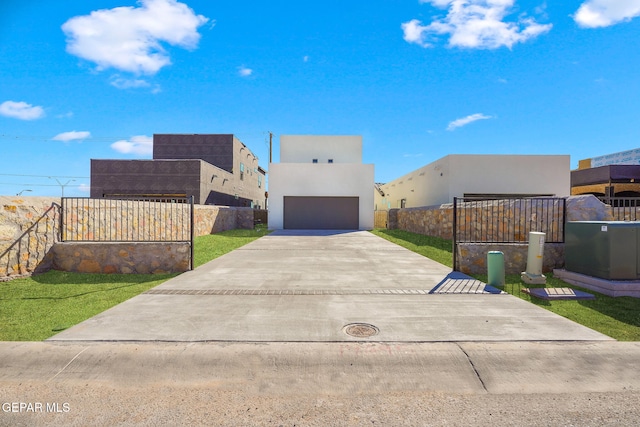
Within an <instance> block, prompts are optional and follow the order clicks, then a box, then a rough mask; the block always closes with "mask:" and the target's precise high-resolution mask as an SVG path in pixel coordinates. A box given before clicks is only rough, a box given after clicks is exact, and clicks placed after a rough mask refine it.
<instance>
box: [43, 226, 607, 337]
mask: <svg viewBox="0 0 640 427" xmlns="http://www.w3.org/2000/svg"><path fill="white" fill-rule="evenodd" d="M450 273H451V269H450V268H449V267H446V266H444V265H442V264H439V263H437V262H435V261H432V260H430V259H427V258H424V257H422V256H420V255H417V254H415V253H413V252H411V251H409V250H406V249H404V248H402V247H400V246H398V245H395V244H393V243H390V242H388V241H386V240H384V239H382V238H379V237H377V236H375V235H373V234H371V233H368V232H364V231H354V232H340V231H293V230H283V231H276V232H274V233H272V234H270V235H268V236H265V237H262V238H260V239H258V240H256V241H254V242H252V243H250V244H248V245H246V246H244V247H242V248H240V249H237V250H235V251H233V252H231V253H229V254H227V255H224V256H222V257H220V258H218V259H215V260H213V261H211V262H209V263H208V264H206V265H203V266H201V267H199V268H197V269H195V270H194V271H191V272H188V273H185V274H182V275H180V276H178V277H176V278H174V279H171V280H169V281H167V282H165V283H163V284H162V285H160V286H158V287H156V288H154V289H152V290H150V291H148V292H146V293H144V294H141V295H139V296H137V297H135V298H132V299H130V300H128V301H126V302H124V303H122V304H120V305H118V306H116V307H114V308H112V309H110V310H108V311H106V312H104V313H102V314H99V315H97V316H95V317H93V318H91V319H89V320H87V321H85V322H83V323H81V324H79V325H76V326H74V327H72V328H70V329H68V330H66V331H64V332H62V333H60V334H58V335H56V336H54V337H52V338H50V341H176V342H181V341H182V342H201V341H244V342H336V341H374V342H459V341H485V342H487V341H594V340H595V341H599V340H611V338H609V337H607V336H605V335H602V334H600V333H598V332H595V331H593V330H591V329H588V328H586V327H583V326H581V325H578V324H577V323H574V322H571V321H569V320H567V319H564V318H562V317H560V316H557V315H555V314H553V313H551V312H549V311H546V310H544V309H542V308H539V307H536V306H534V305H532V304H529V303H527V302H525V301H523V300H520V299H519V298H516V297H513V296H511V295H507V294H504V293H499V291H497V290H496V289H493V288H490V287H486V286H485V285H484V284H483V283H481V282H478V281H475V280H473V279H470V278H467V277H465V276H461V275H459V274H458V275H456V274H453V275H452V274H450Z"/></svg>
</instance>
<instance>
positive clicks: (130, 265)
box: [52, 242, 191, 274]
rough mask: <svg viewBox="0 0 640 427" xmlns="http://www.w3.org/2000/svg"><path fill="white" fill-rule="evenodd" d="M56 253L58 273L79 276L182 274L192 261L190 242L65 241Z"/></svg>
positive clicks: (57, 246) (58, 245)
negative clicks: (97, 274) (70, 273)
mask: <svg viewBox="0 0 640 427" xmlns="http://www.w3.org/2000/svg"><path fill="white" fill-rule="evenodd" d="M52 252H53V265H52V267H53V268H54V269H55V270H62V271H71V272H75V273H107V274H108V273H124V274H161V273H182V272H185V271H188V270H189V266H190V261H189V260H190V258H191V248H190V244H189V243H188V242H179V243H176V242H172V243H150V242H140V243H139V242H135V243H133V242H126V243H104V242H87V243H85V242H62V243H57V244H56V245H55V246H54V247H53V250H52Z"/></svg>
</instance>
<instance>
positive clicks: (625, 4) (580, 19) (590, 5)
mask: <svg viewBox="0 0 640 427" xmlns="http://www.w3.org/2000/svg"><path fill="white" fill-rule="evenodd" d="M636 16H640V0H587V1H585V2H584V3H582V4H581V5H580V7H579V8H578V10H577V11H576V14H575V15H574V16H573V19H574V20H575V21H576V23H577V24H578V25H579V26H581V27H584V28H596V27H608V26H610V25H614V24H617V23H619V22H624V21H629V20H631V19H633V18H635V17H636Z"/></svg>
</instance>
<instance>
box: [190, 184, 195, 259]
mask: <svg viewBox="0 0 640 427" xmlns="http://www.w3.org/2000/svg"><path fill="white" fill-rule="evenodd" d="M189 205H190V207H191V262H190V266H189V267H190V269H191V270H193V254H194V250H193V242H194V240H195V229H194V228H195V227H194V224H195V212H194V209H193V207H194V203H193V195H191V197H190V198H189Z"/></svg>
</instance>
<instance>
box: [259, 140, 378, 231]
mask: <svg viewBox="0 0 640 427" xmlns="http://www.w3.org/2000/svg"><path fill="white" fill-rule="evenodd" d="M373 183H374V167H373V165H372V164H363V163H362V137H361V136H318V135H282V136H281V137H280V163H272V164H270V165H269V228H270V229H283V228H284V229H337V230H370V229H372V228H373V194H372V193H371V188H372V187H373Z"/></svg>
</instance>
